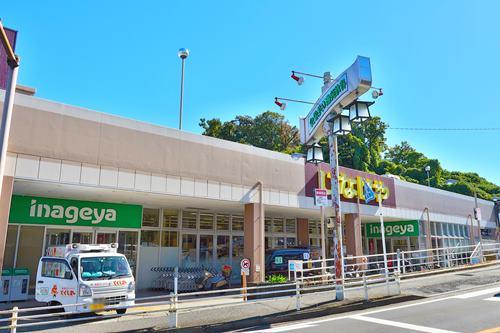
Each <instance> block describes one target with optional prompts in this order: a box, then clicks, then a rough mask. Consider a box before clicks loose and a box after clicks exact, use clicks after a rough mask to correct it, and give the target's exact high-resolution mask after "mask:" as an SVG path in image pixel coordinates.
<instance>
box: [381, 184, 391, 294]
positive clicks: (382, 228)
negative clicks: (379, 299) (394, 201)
mask: <svg viewBox="0 0 500 333" xmlns="http://www.w3.org/2000/svg"><path fill="white" fill-rule="evenodd" d="M378 210H379V216H380V235H381V237H382V251H383V254H384V271H385V283H386V284H387V288H389V270H388V269H387V250H386V248H385V229H384V214H383V213H382V194H381V193H380V192H379V193H378Z"/></svg>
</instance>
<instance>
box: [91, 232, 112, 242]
mask: <svg viewBox="0 0 500 333" xmlns="http://www.w3.org/2000/svg"><path fill="white" fill-rule="evenodd" d="M111 243H116V233H115V232H113V233H111V232H98V233H97V236H96V244H111Z"/></svg>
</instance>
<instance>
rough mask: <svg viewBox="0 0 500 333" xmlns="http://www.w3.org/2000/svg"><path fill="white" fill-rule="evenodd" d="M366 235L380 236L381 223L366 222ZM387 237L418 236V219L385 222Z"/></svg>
mask: <svg viewBox="0 0 500 333" xmlns="http://www.w3.org/2000/svg"><path fill="white" fill-rule="evenodd" d="M365 228H366V237H368V238H380V237H382V235H381V234H380V223H367V224H365ZM384 231H385V237H406V236H418V235H419V229H418V221H417V220H412V221H397V222H385V223H384Z"/></svg>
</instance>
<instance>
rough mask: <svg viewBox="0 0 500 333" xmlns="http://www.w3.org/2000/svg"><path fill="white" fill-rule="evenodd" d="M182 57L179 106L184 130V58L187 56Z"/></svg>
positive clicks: (180, 122) (180, 123)
mask: <svg viewBox="0 0 500 333" xmlns="http://www.w3.org/2000/svg"><path fill="white" fill-rule="evenodd" d="M181 59H182V69H181V103H180V107H179V130H182V107H183V104H184V98H183V97H184V60H185V59H186V58H181Z"/></svg>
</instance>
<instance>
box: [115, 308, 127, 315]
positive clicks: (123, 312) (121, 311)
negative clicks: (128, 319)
mask: <svg viewBox="0 0 500 333" xmlns="http://www.w3.org/2000/svg"><path fill="white" fill-rule="evenodd" d="M125 312H127V309H116V313H117V314H119V315H122V314H125Z"/></svg>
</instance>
